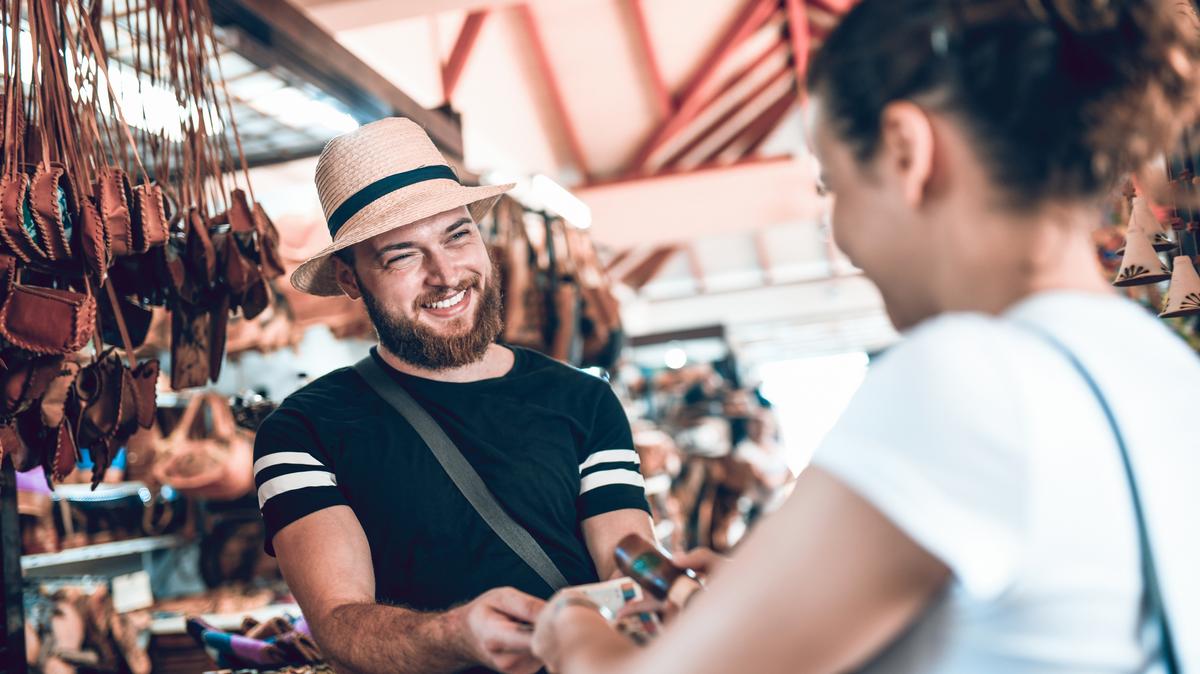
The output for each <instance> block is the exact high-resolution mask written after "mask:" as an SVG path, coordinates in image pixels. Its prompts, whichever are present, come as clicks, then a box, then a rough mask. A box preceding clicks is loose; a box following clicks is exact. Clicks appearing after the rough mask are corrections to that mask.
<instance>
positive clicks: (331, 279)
mask: <svg viewBox="0 0 1200 674" xmlns="http://www.w3.org/2000/svg"><path fill="white" fill-rule="evenodd" d="M316 184H317V191H318V192H319V193H320V198H321V204H322V208H323V210H324V211H325V216H326V219H327V220H328V221H329V229H330V233H331V236H332V237H333V243H332V244H331V245H330V246H328V247H327V248H326V249H325V250H323V251H322V252H321V253H320V254H319V255H317V256H316V257H314V258H312V259H310V260H308V261H306V262H305V263H304V264H303V265H301V266H300V267H299V268H298V269H297V270H296V271H295V272H294V273H293V274H292V284H293V285H294V286H295V287H296V288H298V289H299V290H301V291H304V292H309V293H313V294H317V295H335V294H338V293H343V292H344V293H345V294H347V295H349V296H350V297H351V298H353V299H359V298H361V299H362V300H363V302H364V304H365V305H366V308H367V311H368V313H369V314H370V317H371V320H372V322H373V323H374V325H375V329H376V332H377V333H378V336H379V344H378V346H377V347H376V348H374V349H373V350H372V358H374V359H375V361H376V363H378V364H379V365H380V366H381V367H383V369H384V370H385V371H386V372H387V374H388V375H390V376H391V378H392V379H393V380H394V381H395V382H396V383H397V384H399V385H401V386H402V387H403V388H404V389H405V390H406V391H408V393H410V394H411V395H412V396H413V398H414V399H415V400H416V401H417V402H418V403H420V405H421V406H422V407H423V408H424V409H425V410H426V411H427V412H428V413H429V414H430V415H431V416H432V417H433V418H434V419H435V420H436V421H437V422H438V424H439V425H440V426H441V427H442V428H443V429H444V430H445V432H446V434H447V435H448V436H449V437H450V439H451V440H453V442H454V443H455V444H456V445H457V446H458V448H459V449H460V450H461V451H462V453H463V454H464V456H465V457H466V458H467V460H468V461H469V463H470V464H471V465H472V467H473V468H474V469H475V470H476V471H477V472H478V473H479V475H480V477H481V478H482V480H483V482H484V483H485V484H486V485H487V487H488V488H489V490H490V491H491V492H492V493H493V494H494V495H495V497H496V500H497V501H498V502H499V503H500V504H502V506H503V508H504V509H505V511H506V512H508V514H510V515H511V516H512V518H513V519H514V520H515V521H516V522H518V523H519V524H521V525H522V526H523V527H524V528H525V529H527V530H528V531H529V532H530V533H531V534H532V536H533V538H534V539H535V540H536V541H537V543H538V544H540V546H541V547H542V548H543V549H544V550H545V552H546V553H547V554H548V556H549V557H550V558H551V560H552V561H553V562H554V564H555V566H557V567H558V568H559V570H560V571H561V572H562V574H563V575H564V576H565V578H566V579H567V581H568V582H569V583H571V584H578V583H585V582H593V581H596V580H597V579H600V578H607V577H609V576H611V575H613V574H614V572H615V565H614V562H613V555H612V553H613V548H614V547H615V545H616V542H617V541H618V540H620V539H621V537H622V536H625V535H626V534H629V533H631V532H636V533H640V534H642V535H644V536H647V537H649V536H651V535H652V533H651V531H652V530H651V525H650V520H649V517H648V515H647V513H648V507H647V505H646V500H645V495H644V489H643V484H642V481H641V477H640V475H639V473H638V472H637V470H638V466H637V455H636V453H635V452H634V451H633V450H632V447H633V440H632V437H631V434H630V430H629V424H628V421H627V420H626V418H625V416H624V414H623V411H622V409H621V406H620V404H619V403H618V401H617V399H616V397H615V396H614V395H613V393H612V391H611V390H610V389H609V388H608V386H607V385H606V384H605V383H604V382H603V381H601V380H599V379H597V378H594V377H591V376H589V375H586V374H584V373H581V372H579V371H578V370H575V369H573V368H570V367H567V366H565V365H562V364H560V363H558V362H556V361H553V360H551V359H549V358H547V357H545V356H542V355H540V354H537V353H535V352H532V351H528V350H525V349H517V348H509V347H505V346H501V345H499V344H496V343H495V339H496V337H497V335H499V333H500V328H501V322H500V315H501V313H500V312H501V306H500V294H499V293H500V291H499V287H498V285H497V281H496V274H495V270H494V267H493V264H492V262H491V260H490V259H489V257H488V252H487V247H486V245H485V242H484V241H483V239H482V237H481V234H480V231H479V228H478V226H477V220H478V218H480V217H482V215H483V214H484V213H486V212H487V210H488V209H489V208H490V207H491V206H492V204H493V203H494V202H495V200H496V199H497V198H498V197H499V195H500V194H501V193H503V192H505V191H507V190H508V189H510V188H511V187H512V186H511V185H508V186H499V187H493V186H485V187H465V186H463V185H460V184H459V183H458V181H457V179H456V178H455V177H454V174H453V172H451V171H450V169H449V168H448V167H447V166H446V162H445V159H444V158H443V157H442V156H441V155H440V153H439V152H438V151H437V149H436V148H435V147H434V145H433V143H432V142H431V141H430V140H429V138H428V136H427V135H426V134H425V133H424V131H422V130H421V128H420V127H418V126H417V125H416V124H414V123H413V122H411V121H409V120H406V119H399V118H392V119H385V120H381V121H378V122H375V123H372V124H368V125H366V126H364V127H362V128H360V129H358V130H357V131H354V132H352V133H349V134H346V135H344V136H340V137H338V138H335V139H334V140H332V141H331V142H330V143H329V145H327V146H326V148H325V150H324V151H323V152H322V153H321V157H320V159H319V160H318V162H317V171H316ZM254 470H255V481H256V484H257V486H258V499H259V505H260V508H261V509H262V513H263V518H264V519H265V521H266V525H267V551H268V552H269V553H272V554H275V555H276V557H277V558H278V560H279V565H280V568H281V569H282V571H283V575H284V577H285V578H286V579H287V581H288V585H289V586H290V587H291V589H292V591H293V592H294V594H295V596H296V599H297V601H299V603H300V606H301V608H302V609H303V610H304V613H305V616H306V617H307V618H308V621H309V623H310V625H311V626H312V628H313V632H314V635H315V636H316V639H317V641H318V643H319V644H320V646H321V648H322V651H323V652H324V654H325V656H326V657H327V658H328V659H329V660H330V661H331V662H332V663H333V664H334V665H335V666H337V667H338V668H339V669H345V670H351V671H356V672H385V671H386V672H449V671H459V670H462V669H468V668H472V667H474V668H477V669H476V670H475V671H484V670H485V669H493V670H501V671H506V672H534V671H537V670H538V669H540V668H541V663H539V662H538V661H537V660H536V659H535V658H534V657H533V656H532V655H531V654H530V651H529V648H530V626H531V624H532V623H533V622H534V620H535V619H536V617H537V614H538V612H539V611H540V609H541V607H542V605H543V600H544V599H545V598H546V597H548V596H550V594H551V588H550V587H549V585H548V584H547V582H545V581H543V580H542V579H541V577H540V576H539V575H538V574H537V573H536V572H535V571H534V570H533V569H532V568H531V567H529V566H528V565H527V564H526V563H525V562H524V561H522V559H521V558H520V557H518V556H517V555H516V554H515V553H514V552H513V551H512V550H511V549H509V548H508V547H507V545H506V544H505V543H504V542H503V541H502V540H501V539H500V538H499V537H498V536H497V535H496V534H495V533H493V531H492V530H491V529H490V528H489V527H488V525H487V524H486V523H485V521H484V520H483V519H482V518H481V516H480V515H479V514H478V513H477V512H476V511H475V510H474V509H473V508H472V506H471V505H470V503H469V502H468V501H467V500H466V498H465V497H464V496H463V495H462V494H461V493H460V492H459V491H458V489H457V488H456V487H455V485H454V483H453V482H451V480H450V478H449V476H448V475H447V474H446V472H445V471H444V470H443V469H442V467H441V466H440V465H439V464H438V462H437V460H436V459H435V457H434V455H433V454H432V453H431V451H430V449H429V448H428V446H427V445H426V444H425V443H424V442H423V441H422V440H421V438H420V436H418V434H417V432H416V431H415V430H414V429H413V428H412V426H410V425H409V424H408V422H406V421H405V420H404V418H403V417H401V416H400V415H399V413H397V412H396V411H395V410H394V409H393V408H392V407H390V406H389V405H388V403H386V402H385V401H384V400H383V399H382V398H381V397H380V396H379V395H378V394H376V393H375V392H374V390H373V389H371V388H370V387H369V386H368V384H367V383H366V381H365V380H364V379H362V378H361V377H360V375H359V374H358V373H357V372H356V371H355V370H354V369H352V368H343V369H340V370H336V371H334V372H332V373H330V374H328V375H326V376H324V377H322V378H320V379H318V380H316V381H314V382H313V383H311V384H309V385H308V386H306V387H304V388H303V389H301V390H300V391H297V392H296V393H294V394H292V395H291V396H290V397H288V399H287V400H285V401H284V402H283V404H282V405H281V406H280V408H279V410H278V411H276V412H275V413H274V414H272V415H271V416H270V417H269V418H268V419H267V420H266V421H265V422H264V423H263V425H262V427H261V428H260V429H259V431H258V435H257V439H256V442H255V464H254ZM478 668H484V669H478Z"/></svg>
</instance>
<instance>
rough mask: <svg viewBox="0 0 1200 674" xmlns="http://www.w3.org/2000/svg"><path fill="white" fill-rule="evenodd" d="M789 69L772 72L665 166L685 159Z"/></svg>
mask: <svg viewBox="0 0 1200 674" xmlns="http://www.w3.org/2000/svg"><path fill="white" fill-rule="evenodd" d="M789 69H790V67H789V66H784V67H782V68H780V69H778V70H776V71H775V72H774V73H772V74H771V76H770V77H768V78H767V79H765V80H763V83H762V84H760V85H758V86H757V87H755V88H754V90H753V91H751V92H750V93H749V94H748V95H747V96H746V97H745V98H743V99H742V100H741V101H739V103H738V104H737V105H735V106H733V107H732V108H730V109H729V111H727V112H726V113H725V114H723V115H721V116H720V117H719V118H718V119H717V120H716V121H715V122H713V123H712V124H710V125H709V126H708V128H706V129H704V131H702V132H701V133H700V134H698V135H697V136H696V137H695V138H693V139H692V140H691V142H689V143H688V144H687V145H685V146H684V147H683V148H681V149H680V150H679V151H678V152H676V153H675V154H673V155H672V156H671V157H670V158H668V159H667V161H665V162H663V168H664V169H668V170H670V169H672V168H675V164H676V163H677V162H678V161H679V160H680V159H683V158H684V157H686V156H687V155H688V154H689V153H691V152H692V151H693V150H695V149H696V148H697V147H698V146H699V145H700V144H701V143H703V142H705V141H706V140H708V139H709V138H710V137H712V135H713V134H714V133H716V132H717V131H719V130H720V129H721V127H723V126H725V125H726V124H727V123H728V122H729V120H730V119H731V118H733V117H734V116H735V115H737V114H738V113H739V112H741V111H742V107H743V106H745V105H746V104H747V103H749V102H750V101H753V100H754V99H756V98H758V97H759V96H761V95H762V94H763V92H765V91H766V90H767V89H770V88H771V87H773V86H775V85H777V84H779V80H780V79H781V78H784V77H790V73H789V72H788V70H789ZM737 79H741V77H739V78H737ZM737 135H738V134H734V137H736V136H737Z"/></svg>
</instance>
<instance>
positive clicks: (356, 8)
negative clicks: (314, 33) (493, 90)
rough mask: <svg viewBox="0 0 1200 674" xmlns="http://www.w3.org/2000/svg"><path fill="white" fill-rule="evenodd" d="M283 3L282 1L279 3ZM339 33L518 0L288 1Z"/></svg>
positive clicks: (498, 6) (277, 0) (493, 7)
mask: <svg viewBox="0 0 1200 674" xmlns="http://www.w3.org/2000/svg"><path fill="white" fill-rule="evenodd" d="M275 1H276V2H280V1H282V0H275ZM287 2H288V3H290V4H293V5H296V6H297V7H300V8H301V9H302V10H304V11H305V12H306V13H307V14H309V15H310V16H312V17H313V19H314V20H315V21H317V22H318V23H320V24H321V25H322V26H325V28H327V29H328V30H331V31H333V32H335V33H338V32H341V31H345V30H355V29H358V28H368V27H371V26H379V25H382V24H385V23H393V22H396V21H404V20H407V19H415V18H418V17H423V16H429V15H431V14H440V13H443V12H473V11H475V10H479V9H499V8H501V7H504V6H506V5H513V4H516V2H517V0H403V2H400V1H398V0H287Z"/></svg>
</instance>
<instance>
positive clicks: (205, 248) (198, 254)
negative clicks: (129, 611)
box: [183, 207, 217, 289]
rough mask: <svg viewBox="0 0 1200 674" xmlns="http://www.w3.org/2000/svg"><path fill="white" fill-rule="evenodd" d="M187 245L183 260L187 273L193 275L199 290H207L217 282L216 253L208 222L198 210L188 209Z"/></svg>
mask: <svg viewBox="0 0 1200 674" xmlns="http://www.w3.org/2000/svg"><path fill="white" fill-rule="evenodd" d="M185 217H187V219H188V228H187V244H186V246H185V248H184V255H183V257H184V260H185V261H186V262H187V267H188V272H189V273H191V274H194V275H195V277H196V280H197V281H199V285H200V286H201V288H204V289H207V288H209V287H211V286H212V285H213V284H214V283H216V281H217V251H216V249H215V248H213V243H212V238H211V237H210V236H209V232H208V222H206V221H205V218H204V216H203V215H202V214H201V213H200V209H198V208H195V207H193V208H191V209H188V213H187V215H186V216H185Z"/></svg>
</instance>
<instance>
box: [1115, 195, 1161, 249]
mask: <svg viewBox="0 0 1200 674" xmlns="http://www.w3.org/2000/svg"><path fill="white" fill-rule="evenodd" d="M1135 230H1136V231H1140V232H1144V233H1145V236H1146V237H1148V238H1149V239H1150V244H1151V245H1152V246H1153V247H1154V250H1155V251H1157V252H1159V253H1165V252H1167V251H1169V250H1174V249H1175V248H1176V245H1175V242H1174V241H1171V238H1170V237H1169V236H1167V228H1166V227H1165V226H1163V224H1162V222H1161V221H1160V220H1159V219H1158V218H1157V217H1155V215H1154V211H1152V210H1150V204H1149V203H1147V202H1146V200H1145V198H1143V197H1134V198H1133V208H1131V209H1130V210H1129V228H1128V229H1127V231H1126V237H1130V236H1133V232H1134V231H1135ZM1124 253H1125V247H1124V246H1121V247H1120V248H1119V249H1117V255H1123V254H1124Z"/></svg>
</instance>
